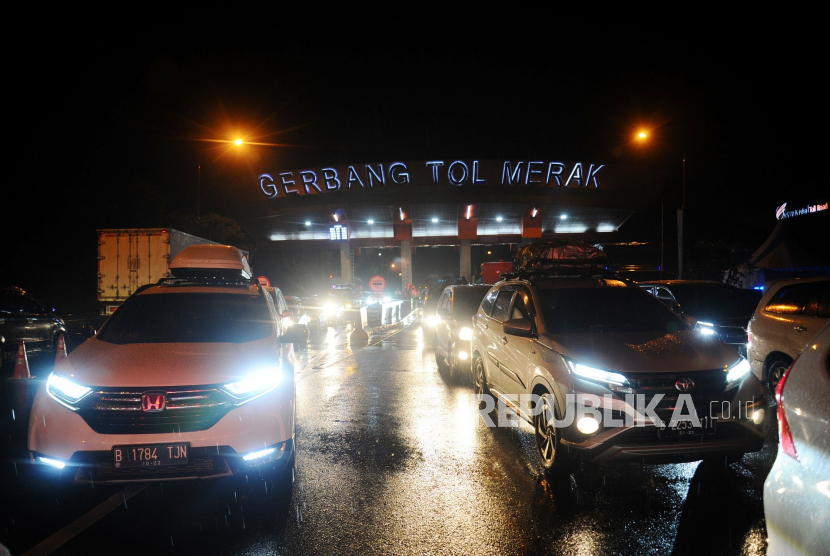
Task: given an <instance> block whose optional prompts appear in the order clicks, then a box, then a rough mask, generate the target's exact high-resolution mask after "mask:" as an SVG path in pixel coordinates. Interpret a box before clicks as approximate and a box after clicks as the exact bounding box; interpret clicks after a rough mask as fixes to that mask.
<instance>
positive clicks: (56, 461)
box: [37, 456, 66, 469]
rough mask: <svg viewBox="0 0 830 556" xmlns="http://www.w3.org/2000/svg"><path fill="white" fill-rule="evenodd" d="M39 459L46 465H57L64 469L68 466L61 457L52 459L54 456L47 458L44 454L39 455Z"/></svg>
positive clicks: (56, 466)
mask: <svg viewBox="0 0 830 556" xmlns="http://www.w3.org/2000/svg"><path fill="white" fill-rule="evenodd" d="M37 461H38V462H39V463H42V464H44V465H48V466H50V467H55V468H57V469H63V468H64V467H66V464H65V463H64V462H62V461H61V460H59V459H52V458H45V457H43V456H38V457H37Z"/></svg>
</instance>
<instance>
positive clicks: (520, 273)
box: [500, 258, 617, 280]
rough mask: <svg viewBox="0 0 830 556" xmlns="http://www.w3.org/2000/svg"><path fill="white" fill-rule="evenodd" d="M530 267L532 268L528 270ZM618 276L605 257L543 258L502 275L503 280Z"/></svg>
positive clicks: (528, 262) (529, 261) (530, 261)
mask: <svg viewBox="0 0 830 556" xmlns="http://www.w3.org/2000/svg"><path fill="white" fill-rule="evenodd" d="M528 267H529V268H530V269H529V270H528ZM541 277H545V278H616V277H617V275H616V273H614V271H612V270H609V269H608V267H607V266H606V261H605V259H543V258H535V259H530V260H528V261H526V262H525V268H521V269H518V270H516V271H514V272H508V273H505V274H502V275H501V276H500V279H501V280H514V279H520V280H521V279H530V278H541Z"/></svg>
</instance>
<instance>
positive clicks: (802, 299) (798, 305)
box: [764, 283, 812, 315]
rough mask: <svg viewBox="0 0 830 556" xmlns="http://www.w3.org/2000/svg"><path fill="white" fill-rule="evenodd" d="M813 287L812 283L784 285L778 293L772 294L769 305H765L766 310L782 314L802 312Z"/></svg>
mask: <svg viewBox="0 0 830 556" xmlns="http://www.w3.org/2000/svg"><path fill="white" fill-rule="evenodd" d="M811 287H812V284H810V283H807V284H795V285H792V286H784V287H783V288H781V290H780V291H779V292H778V293H777V294H775V295H774V296H772V299H770V300H769V302H768V303H767V306H766V307H764V311H767V312H768V313H778V314H782V315H797V314H799V313H801V311H803V310H804V307H805V305H807V301H808V300H809V297H810V289H811Z"/></svg>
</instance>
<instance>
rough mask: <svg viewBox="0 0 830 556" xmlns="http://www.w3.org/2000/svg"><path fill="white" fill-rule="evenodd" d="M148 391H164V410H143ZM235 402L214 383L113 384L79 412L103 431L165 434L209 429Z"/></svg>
mask: <svg viewBox="0 0 830 556" xmlns="http://www.w3.org/2000/svg"><path fill="white" fill-rule="evenodd" d="M145 393H164V394H165V397H166V399H167V403H166V406H165V408H164V409H163V410H162V411H143V410H142V407H141V397H142V395H143V394H145ZM233 407H234V404H233V401H232V399H231V398H230V397H229V396H228V395H226V394H225V393H223V392H222V391H221V390H218V389H217V388H213V387H181V388H175V389H168V388H112V389H100V390H97V391H95V392H93V393H92V394H90V395H89V396H87V397H86V398H85V399H84V401H83V405H82V407H81V408H80V409H79V411H78V414H79V415H80V416H81V417H82V418H83V419H84V421H86V422H87V424H88V425H89V426H90V427H91V428H92V430H94V431H95V432H97V433H100V434H160V433H161V434H163V433H170V432H172V433H182V432H194V431H201V430H206V429H209V428H210V427H212V426H213V425H215V424H216V423H217V422H219V420H220V419H221V418H222V417H224V416H225V414H227V413H228V411H230V410H231V409H233Z"/></svg>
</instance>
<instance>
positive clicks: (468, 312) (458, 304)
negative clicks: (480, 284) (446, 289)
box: [453, 287, 487, 317]
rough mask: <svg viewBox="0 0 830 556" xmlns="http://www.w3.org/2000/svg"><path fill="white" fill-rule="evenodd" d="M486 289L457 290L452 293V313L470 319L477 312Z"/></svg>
mask: <svg viewBox="0 0 830 556" xmlns="http://www.w3.org/2000/svg"><path fill="white" fill-rule="evenodd" d="M486 293H487V288H477V287H475V288H459V289H457V290H455V293H453V312H454V313H455V314H456V315H457V316H460V317H472V316H473V315H475V314H476V313H477V312H478V308H479V306H480V305H481V300H482V299H483V298H484V294H486Z"/></svg>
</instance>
